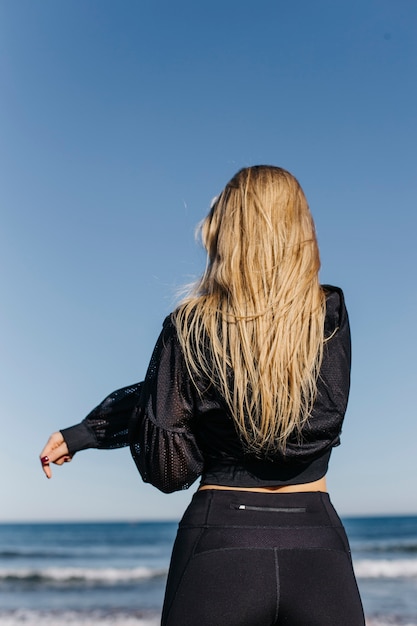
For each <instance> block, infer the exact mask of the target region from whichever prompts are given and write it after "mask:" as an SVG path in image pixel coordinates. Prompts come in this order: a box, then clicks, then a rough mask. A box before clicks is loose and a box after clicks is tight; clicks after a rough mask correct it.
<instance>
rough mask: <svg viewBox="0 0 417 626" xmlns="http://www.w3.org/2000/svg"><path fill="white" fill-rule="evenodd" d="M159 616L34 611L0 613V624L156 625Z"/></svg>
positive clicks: (45, 625) (71, 625) (47, 625)
mask: <svg viewBox="0 0 417 626" xmlns="http://www.w3.org/2000/svg"><path fill="white" fill-rule="evenodd" d="M160 619H161V618H160V616H159V615H155V614H150V613H149V614H145V613H126V612H123V611H114V612H109V613H105V612H103V611H36V610H16V611H7V612H1V613H0V626H21V625H22V624H24V626H39V624H42V626H158V625H159V624H160Z"/></svg>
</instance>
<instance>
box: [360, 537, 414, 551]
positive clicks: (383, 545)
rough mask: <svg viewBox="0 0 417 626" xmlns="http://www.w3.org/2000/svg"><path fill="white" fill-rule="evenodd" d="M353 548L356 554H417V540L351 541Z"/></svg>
mask: <svg viewBox="0 0 417 626" xmlns="http://www.w3.org/2000/svg"><path fill="white" fill-rule="evenodd" d="M351 548H352V550H353V551H354V552H357V553H360V552H376V553H382V552H386V553H392V552H397V553H405V554H413V553H416V552H417V540H414V539H413V540H403V541H398V540H392V541H368V542H365V541H361V542H359V541H357V542H355V541H351Z"/></svg>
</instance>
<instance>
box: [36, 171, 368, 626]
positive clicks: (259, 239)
mask: <svg viewBox="0 0 417 626" xmlns="http://www.w3.org/2000/svg"><path fill="white" fill-rule="evenodd" d="M202 239H203V243H204V246H205V247H206V249H207V254H208V260H207V267H206V270H205V272H204V274H203V276H202V278H201V279H200V281H199V282H198V284H197V285H196V286H195V288H194V289H193V291H192V293H191V294H190V295H189V297H187V298H186V299H185V300H184V301H183V302H182V303H181V304H180V306H179V307H178V308H177V309H176V310H175V311H174V312H173V313H172V314H171V315H170V316H169V317H168V318H167V319H166V320H165V322H164V325H163V330H162V333H161V335H160V337H159V339H158V341H157V343H156V346H155V350H154V353H153V355H152V358H151V361H150V364H149V368H148V372H147V374H146V378H145V381H144V382H143V383H141V384H138V385H133V386H131V387H126V388H124V389H121V390H119V391H116V392H115V393H113V394H111V395H110V396H108V398H106V399H105V400H104V401H103V402H102V403H101V404H100V405H99V406H98V407H97V408H96V409H94V411H92V413H90V414H89V415H88V416H87V418H86V419H85V420H84V421H83V422H82V423H81V424H79V425H77V426H74V427H71V428H68V429H65V430H62V431H61V432H59V433H55V434H54V435H52V436H51V438H50V439H49V441H48V443H47V445H46V447H45V448H44V450H43V451H42V453H41V461H42V465H43V469H44V471H45V473H46V475H47V476H48V477H50V476H51V469H50V463H56V464H58V465H60V464H62V463H64V462H65V461H68V460H70V459H71V457H72V456H73V455H74V453H75V452H77V451H79V450H82V449H84V448H91V447H98V448H113V447H118V446H123V445H127V444H128V443H130V447H131V452H132V455H133V458H134V460H135V462H136V464H137V467H138V469H139V471H140V473H141V475H142V478H143V480H144V481H146V482H150V483H152V484H153V485H155V486H156V487H157V488H158V489H160V490H162V491H164V492H171V491H175V490H179V489H184V488H187V487H189V486H190V485H191V484H192V483H193V482H194V481H195V480H196V479H197V478H198V477H199V476H201V482H200V486H199V489H198V491H197V492H196V494H195V495H194V497H193V499H192V502H191V504H190V506H189V507H188V509H187V511H186V512H185V514H184V516H183V519H182V521H181V522H180V525H179V529H178V534H177V538H176V541H175V545H174V548H173V554H172V559H171V565H170V570H169V575H168V581H167V588H166V594H165V601H164V608H163V615H162V624H164V625H166V626H195V625H196V624H198V625H199V626H263V625H265V626H272V625H276V626H278V625H279V626H280V625H286V626H363V625H364V617H363V611H362V606H361V601H360V598H359V593H358V589H357V585H356V581H355V577H354V574H353V570H352V564H351V557H350V551H349V546H348V542H347V539H346V535H345V532H344V529H343V526H342V524H341V522H340V520H339V518H338V516H337V514H336V512H335V510H334V509H333V507H332V505H331V503H330V500H329V496H328V494H327V492H326V479H325V475H326V472H327V467H328V462H329V457H330V454H331V451H332V448H333V447H334V446H336V445H338V444H339V435H340V431H341V427H342V422H343V417H344V414H345V411H346V405H347V399H348V392H349V381H350V334H349V323H348V317H347V313H346V309H345V304H344V299H343V294H342V292H341V290H340V289H338V288H335V287H330V286H320V284H319V281H318V271H319V266H320V260H319V251H318V247H317V241H316V235H315V229H314V223H313V220H312V217H311V214H310V211H309V208H308V205H307V201H306V199H305V196H304V194H303V191H302V189H301V187H300V185H299V183H298V182H297V180H296V179H295V178H294V177H293V176H292V175H291V174H289V173H288V172H287V171H285V170H283V169H281V168H278V167H271V166H257V167H249V168H245V169H242V170H240V171H239V172H238V173H237V174H236V175H235V176H234V178H232V180H231V181H230V182H229V183H228V184H227V185H226V187H225V189H224V190H223V192H222V193H221V194H220V196H219V197H218V198H217V199H216V200H215V202H214V205H213V206H212V208H211V211H210V213H209V215H208V216H207V218H206V219H205V221H204V222H203V224H202Z"/></svg>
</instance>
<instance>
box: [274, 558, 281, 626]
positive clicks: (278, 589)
mask: <svg viewBox="0 0 417 626" xmlns="http://www.w3.org/2000/svg"><path fill="white" fill-rule="evenodd" d="M274 560H275V584H276V594H277V595H276V607H275V623H276V624H277V623H278V616H279V605H280V599H281V598H280V580H279V562H278V550H277V549H276V548H275V549H274Z"/></svg>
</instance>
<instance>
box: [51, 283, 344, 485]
mask: <svg viewBox="0 0 417 626" xmlns="http://www.w3.org/2000/svg"><path fill="white" fill-rule="evenodd" d="M323 288H324V289H325V292H326V318H325V338H326V341H325V344H324V354H323V361H322V366H321V369H320V375H319V378H318V381H317V397H316V400H315V403H314V407H313V411H312V414H311V416H310V417H309V419H308V422H307V423H306V424H305V425H304V427H303V430H302V436H301V438H300V437H296V436H294V437H293V438H290V440H289V441H288V443H287V447H286V450H285V452H282V451H279V450H278V449H277V450H276V451H275V452H273V453H271V452H270V451H269V453H268V457H265V458H258V456H255V455H254V454H253V453H250V452H249V451H248V450H247V449H246V447H245V445H244V443H243V442H242V441H241V439H240V437H239V435H238V434H237V431H236V428H235V425H234V422H233V418H232V417H231V415H230V414H229V411H228V409H227V406H226V404H225V402H224V401H223V399H222V397H221V396H220V394H219V393H218V391H217V390H216V389H215V388H214V387H213V385H211V386H210V385H208V384H207V385H203V386H205V388H206V391H205V392H204V393H200V392H199V390H198V389H197V388H196V387H195V385H194V383H193V382H192V381H191V379H190V377H189V374H188V371H187V367H186V364H185V361H184V356H183V353H182V349H181V347H180V344H179V341H178V337H177V334H176V329H175V327H174V324H173V322H172V321H171V317H170V316H169V317H167V318H166V319H165V321H164V324H163V329H162V332H161V334H160V336H159V338H158V341H157V342H156V345H155V349H154V351H153V354H152V358H151V361H150V364H149V367H148V371H147V374H146V377H145V380H144V381H143V382H142V383H137V384H134V385H130V386H128V387H124V388H123V389H119V390H117V391H115V392H113V393H112V394H110V395H109V396H107V398H105V399H104V400H103V402H101V404H99V405H98V406H97V407H96V408H95V409H94V410H93V411H91V413H89V415H87V417H86V418H85V419H84V420H83V421H82V422H81V423H80V424H78V425H76V426H72V427H70V428H67V429H63V430H62V431H61V432H62V434H63V436H64V439H65V441H66V443H67V445H68V449H69V451H70V453H71V454H74V453H75V452H77V451H79V450H83V449H85V448H105V449H110V448H118V447H122V446H127V445H130V449H131V453H132V456H133V459H134V461H135V463H136V465H137V467H138V469H139V471H140V473H141V476H142V478H143V480H144V481H145V482H150V483H152V484H153V485H155V486H156V487H157V488H158V489H160V490H161V491H164V492H166V493H168V492H172V491H176V490H179V489H185V488H187V487H189V486H190V485H191V484H192V483H193V482H194V481H195V480H196V479H197V478H198V477H199V476H201V482H202V484H217V485H225V486H233V487H259V486H272V485H291V484H300V483H307V482H311V481H314V480H318V479H319V478H321V477H322V476H324V475H325V474H326V471H327V467H328V462H329V457H330V454H331V451H332V448H333V447H334V446H337V445H338V444H339V443H340V432H341V428H342V423H343V418H344V415H345V411H346V406H347V400H348V394H349V386H350V363H351V346H350V331H349V321H348V316H347V312H346V308H345V303H344V298H343V293H342V291H341V290H340V289H339V288H337V287H331V286H328V285H325V286H324V287H323ZM203 382H204V381H203ZM207 389H208V390H207Z"/></svg>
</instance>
